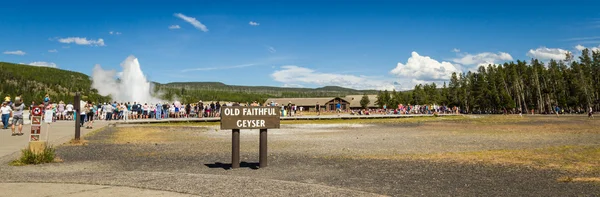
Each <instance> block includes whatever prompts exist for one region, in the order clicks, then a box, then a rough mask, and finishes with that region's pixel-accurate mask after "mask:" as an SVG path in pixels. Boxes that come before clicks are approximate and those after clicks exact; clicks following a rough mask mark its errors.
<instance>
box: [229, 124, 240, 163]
mask: <svg viewBox="0 0 600 197" xmlns="http://www.w3.org/2000/svg"><path fill="white" fill-rule="evenodd" d="M239 167H240V130H239V129H233V130H231V168H233V169H235V168H239Z"/></svg>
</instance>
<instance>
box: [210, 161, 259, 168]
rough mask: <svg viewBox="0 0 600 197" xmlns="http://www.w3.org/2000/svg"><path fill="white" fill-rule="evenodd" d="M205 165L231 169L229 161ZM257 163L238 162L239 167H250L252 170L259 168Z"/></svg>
mask: <svg viewBox="0 0 600 197" xmlns="http://www.w3.org/2000/svg"><path fill="white" fill-rule="evenodd" d="M204 165H205V166H206V167H208V168H222V169H224V170H231V169H232V168H231V164H230V163H221V162H216V163H210V164H204ZM259 165H260V164H259V163H256V162H251V163H248V162H244V161H242V162H240V167H241V168H250V169H253V170H258V169H259Z"/></svg>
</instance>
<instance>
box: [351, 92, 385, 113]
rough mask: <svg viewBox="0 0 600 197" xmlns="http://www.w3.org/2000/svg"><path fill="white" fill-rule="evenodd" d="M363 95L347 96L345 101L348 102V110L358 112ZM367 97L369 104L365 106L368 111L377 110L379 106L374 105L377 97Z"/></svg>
mask: <svg viewBox="0 0 600 197" xmlns="http://www.w3.org/2000/svg"><path fill="white" fill-rule="evenodd" d="M362 97H363V95H348V96H346V97H345V99H346V100H347V101H348V102H350V109H352V110H360V109H363V107H362V106H361V105H360V100H362ZM367 97H369V104H368V105H367V108H368V109H378V108H379V106H377V105H376V104H375V101H377V95H367Z"/></svg>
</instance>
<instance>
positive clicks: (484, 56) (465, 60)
mask: <svg viewBox="0 0 600 197" xmlns="http://www.w3.org/2000/svg"><path fill="white" fill-rule="evenodd" d="M460 56H462V57H460V58H454V59H452V61H453V62H455V63H459V64H462V65H476V66H481V65H486V66H487V65H489V64H498V63H502V62H506V61H511V60H513V58H512V56H511V55H510V54H508V53H505V52H498V53H491V52H483V53H479V54H474V55H473V54H469V53H465V54H462V55H460Z"/></svg>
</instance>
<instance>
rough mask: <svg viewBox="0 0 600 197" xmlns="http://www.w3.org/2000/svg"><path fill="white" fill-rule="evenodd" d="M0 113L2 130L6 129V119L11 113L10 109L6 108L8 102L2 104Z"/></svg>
mask: <svg viewBox="0 0 600 197" xmlns="http://www.w3.org/2000/svg"><path fill="white" fill-rule="evenodd" d="M0 111H2V129H8V119H9V118H10V114H11V113H12V108H11V107H10V106H8V102H2V107H1V108H0Z"/></svg>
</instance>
